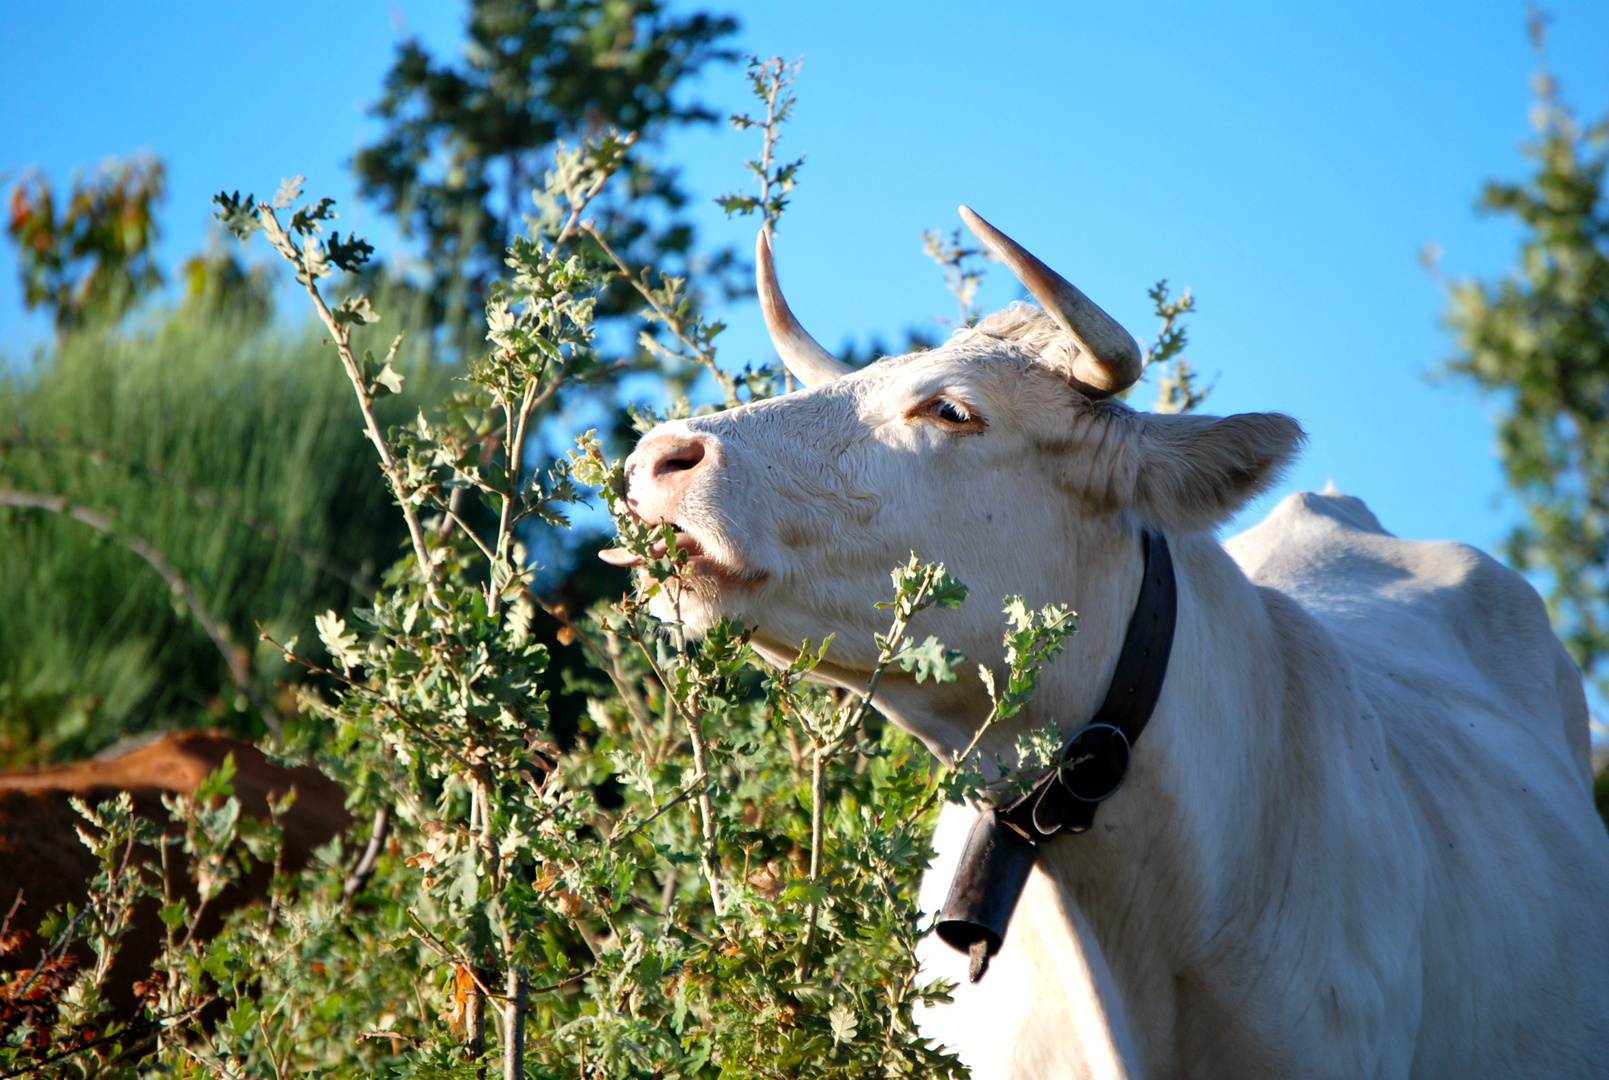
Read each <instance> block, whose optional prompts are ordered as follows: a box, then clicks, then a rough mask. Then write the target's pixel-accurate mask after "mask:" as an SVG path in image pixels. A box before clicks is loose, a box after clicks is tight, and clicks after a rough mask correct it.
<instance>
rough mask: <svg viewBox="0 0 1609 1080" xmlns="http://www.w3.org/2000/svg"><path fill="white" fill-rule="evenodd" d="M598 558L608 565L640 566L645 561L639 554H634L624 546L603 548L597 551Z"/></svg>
mask: <svg viewBox="0 0 1609 1080" xmlns="http://www.w3.org/2000/svg"><path fill="white" fill-rule="evenodd" d="M598 558H600V559H602V560H603V561H604V562H606V563H608V564H609V565H610V566H641V565H642V564H643V563H644V562H646V561H647V560H645V559H644V558H643V557H642V556H641V555H634V554H632V553H631V552H629V551H627V550H626V549H625V548H604V549H603V550H602V551H600V552H598Z"/></svg>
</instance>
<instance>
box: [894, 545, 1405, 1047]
mask: <svg viewBox="0 0 1609 1080" xmlns="http://www.w3.org/2000/svg"><path fill="white" fill-rule="evenodd" d="M1169 539H1170V543H1171V547H1172V549H1173V558H1174V565H1175V570H1176V574H1177V578H1178V591H1179V610H1178V624H1177V631H1176V635H1175V638H1174V644H1173V652H1172V658H1171V661H1170V664H1169V668H1168V674H1167V679H1166V682H1165V683H1164V686H1163V692H1162V697H1161V700H1160V701H1159V702H1158V705H1157V708H1156V711H1155V713H1154V715H1153V718H1152V720H1151V722H1150V725H1149V726H1148V727H1147V728H1146V730H1145V733H1144V735H1143V737H1142V738H1141V739H1140V741H1139V742H1138V744H1137V745H1136V747H1135V752H1134V755H1133V760H1132V765H1131V768H1130V772H1129V776H1128V779H1127V780H1126V782H1125V783H1124V785H1123V787H1122V788H1121V789H1120V791H1119V792H1118V793H1117V794H1116V795H1115V796H1114V797H1113V798H1111V799H1110V800H1108V801H1107V802H1106V803H1104V804H1103V805H1102V806H1101V808H1100V811H1099V812H1098V813H1097V815H1096V818H1095V824H1094V827H1093V829H1092V830H1090V831H1089V832H1087V833H1084V834H1080V835H1076V836H1067V835H1063V836H1060V837H1057V838H1055V839H1053V840H1051V841H1049V842H1047V843H1046V844H1045V845H1044V846H1043V847H1042V849H1041V855H1040V858H1039V870H1038V871H1036V875H1035V877H1036V881H1034V882H1031V883H1030V888H1029V891H1028V894H1027V896H1026V898H1025V901H1024V904H1023V905H1022V906H1020V907H1019V908H1018V912H1017V919H1018V920H1019V921H1022V920H1032V921H1033V922H1035V923H1036V926H1035V927H1034V931H1033V937H1034V939H1035V940H1036V941H1037V942H1038V945H1037V946H1036V947H1038V948H1042V949H1043V951H1044V954H1045V955H1047V956H1049V955H1056V954H1059V955H1062V956H1070V955H1074V954H1076V955H1078V956H1079V957H1080V958H1081V962H1080V963H1077V964H1071V963H1066V962H1058V963H1057V964H1055V965H1054V970H1053V971H1052V972H1050V973H1049V976H1048V977H1054V978H1063V979H1065V978H1072V979H1076V980H1080V981H1081V983H1082V984H1081V985H1079V986H1077V987H1068V988H1067V989H1066V995H1065V996H1066V998H1067V1000H1083V1001H1086V1002H1098V1003H1099V1004H1098V1011H1099V1012H1101V1013H1102V1014H1103V1016H1102V1018H1101V1022H1100V1023H1099V1024H1097V1025H1091V1024H1087V1023H1082V1022H1080V1023H1077V1024H1076V1026H1077V1027H1078V1028H1079V1029H1081V1030H1083V1031H1084V1032H1086V1033H1088V1032H1090V1031H1093V1030H1096V1028H1097V1027H1098V1028H1099V1029H1100V1030H1101V1031H1103V1032H1106V1033H1107V1034H1108V1035H1109V1036H1110V1042H1109V1043H1108V1044H1107V1045H1105V1046H1095V1045H1090V1046H1089V1047H1088V1050H1089V1052H1090V1054H1091V1056H1092V1057H1096V1058H1098V1057H1100V1056H1102V1055H1107V1056H1109V1057H1111V1056H1114V1055H1115V1056H1121V1057H1123V1058H1133V1059H1134V1060H1133V1061H1131V1062H1129V1065H1130V1066H1131V1067H1132V1068H1133V1070H1134V1071H1135V1072H1137V1073H1139V1074H1141V1075H1167V1074H1169V1073H1171V1072H1173V1071H1174V1070H1175V1067H1176V1066H1177V1064H1178V1062H1179V1061H1180V1060H1181V1059H1182V1058H1184V1057H1186V1056H1193V1058H1194V1059H1196V1060H1198V1061H1200V1060H1205V1059H1209V1058H1219V1059H1227V1060H1228V1061H1231V1062H1232V1061H1234V1060H1236V1059H1237V1058H1238V1060H1239V1061H1241V1062H1242V1063H1244V1065H1245V1067H1244V1068H1243V1069H1242V1070H1241V1072H1240V1074H1244V1075H1254V1074H1257V1073H1258V1072H1259V1071H1262V1070H1261V1069H1260V1068H1259V1067H1258V1066H1257V1065H1255V1064H1254V1063H1256V1062H1258V1061H1259V1058H1266V1054H1267V1050H1266V1048H1265V1046H1264V1045H1263V1043H1262V1039H1261V1036H1260V1034H1259V1032H1260V1031H1277V1032H1282V1033H1286V1034H1288V1033H1289V1032H1290V1031H1291V1030H1292V1028H1293V1027H1304V1026H1310V1025H1311V1023H1312V1022H1313V1018H1312V1016H1311V1015H1307V1016H1303V1015H1301V1014H1302V1013H1304V1012H1306V1013H1308V1014H1311V1013H1313V1012H1314V1011H1315V1010H1312V1009H1308V1008H1306V1005H1307V1003H1306V1002H1304V1001H1302V1000H1301V999H1300V994H1301V993H1302V992H1305V991H1307V990H1310V989H1311V987H1310V986H1308V985H1307V983H1306V982H1305V981H1304V980H1310V978H1311V977H1316V976H1314V975H1313V973H1314V972H1316V971H1320V970H1322V969H1323V968H1324V966H1325V965H1326V964H1327V963H1329V962H1330V960H1331V959H1332V958H1333V957H1332V955H1331V954H1332V953H1334V952H1335V951H1336V950H1340V949H1343V948H1344V947H1345V946H1344V943H1341V942H1339V941H1334V940H1330V938H1328V937H1325V936H1324V935H1326V934H1328V933H1330V931H1329V930H1328V927H1329V926H1333V925H1339V923H1338V922H1334V921H1332V922H1328V923H1327V922H1326V921H1325V918H1324V914H1323V911H1322V910H1321V909H1328V908H1331V907H1333V906H1336V905H1339V906H1344V907H1347V908H1349V909H1351V910H1353V911H1357V910H1360V909H1362V908H1366V907H1367V900H1366V898H1363V897H1359V896H1351V895H1348V894H1347V887H1348V884H1349V883H1348V882H1347V881H1345V880H1341V881H1326V882H1323V883H1321V884H1317V885H1315V884H1313V883H1304V882H1296V883H1294V884H1293V881H1292V878H1291V875H1292V874H1293V872H1295V871H1294V869H1293V868H1296V867H1300V866H1302V865H1303V864H1304V863H1308V862H1309V858H1310V857H1311V858H1312V859H1313V864H1320V865H1321V864H1324V863H1325V856H1326V853H1325V852H1324V851H1323V850H1322V849H1324V847H1325V845H1327V844H1331V843H1333V838H1334V836H1335V835H1337V825H1336V823H1335V822H1334V820H1333V819H1334V818H1335V817H1336V816H1338V815H1342V814H1344V813H1345V809H1344V808H1345V804H1346V802H1347V799H1346V797H1344V796H1343V794H1342V792H1346V793H1347V794H1350V795H1351V796H1353V797H1355V796H1356V795H1357V794H1359V793H1361V792H1362V787H1363V786H1366V784H1367V780H1369V779H1373V778H1367V779H1360V778H1357V777H1350V776H1347V775H1342V774H1340V773H1337V771H1336V769H1335V768H1334V767H1333V766H1332V764H1331V763H1333V762H1337V761H1342V760H1345V759H1347V758H1350V757H1356V756H1357V755H1356V754H1355V753H1351V754H1349V753H1347V752H1346V744H1347V743H1348V742H1352V743H1353V744H1354V746H1356V745H1357V741H1358V740H1360V739H1362V740H1369V739H1373V738H1378V732H1377V731H1374V732H1370V731H1368V730H1364V729H1360V727H1359V726H1358V722H1357V710H1356V709H1352V708H1349V707H1348V705H1347V701H1348V700H1349V699H1350V698H1351V696H1352V695H1351V692H1350V687H1348V686H1346V685H1345V675H1344V672H1345V668H1346V664H1345V661H1344V659H1342V658H1341V657H1340V655H1339V654H1338V653H1337V652H1336V651H1335V649H1334V646H1333V643H1332V642H1331V641H1330V640H1329V638H1328V635H1326V634H1324V633H1323V632H1322V631H1319V630H1318V629H1317V628H1316V626H1314V625H1313V624H1312V622H1311V620H1309V619H1307V617H1306V616H1305V615H1303V614H1302V613H1301V612H1300V611H1299V610H1297V609H1295V607H1294V605H1292V604H1291V603H1290V602H1289V601H1288V600H1285V599H1284V598H1282V597H1278V596H1271V595H1270V594H1268V593H1267V592H1266V591H1265V590H1261V589H1258V588H1256V587H1255V586H1253V585H1252V584H1251V583H1250V582H1249V581H1248V580H1247V579H1246V577H1245V575H1244V574H1243V573H1242V572H1241V570H1240V568H1239V567H1238V566H1237V565H1236V564H1235V563H1234V562H1233V561H1232V560H1231V559H1230V558H1229V556H1228V555H1227V554H1226V553H1225V552H1224V550H1223V549H1222V547H1221V546H1219V544H1218V543H1217V542H1216V541H1215V540H1214V539H1212V538H1211V537H1210V536H1202V535H1196V536H1190V535H1186V536H1176V535H1175V536H1170V538H1169ZM1091 550H1096V551H1101V552H1104V553H1105V554H1104V558H1105V562H1104V564H1103V565H1101V566H1099V567H1098V568H1097V567H1096V566H1095V565H1093V563H1094V560H1093V559H1092V558H1091V557H1090V555H1091ZM1141 550H1142V549H1141V545H1140V543H1139V539H1138V529H1137V528H1132V529H1130V531H1129V532H1128V534H1127V535H1126V536H1125V537H1124V538H1122V539H1121V540H1120V541H1119V542H1113V538H1112V537H1105V538H1091V539H1090V540H1089V541H1088V543H1087V549H1086V551H1084V552H1081V553H1079V554H1080V555H1081V556H1082V558H1081V559H1079V560H1075V561H1073V562H1071V563H1069V565H1073V566H1077V567H1078V575H1077V576H1078V578H1079V581H1078V582H1077V583H1075V584H1074V585H1073V588H1072V596H1071V597H1070V598H1071V599H1072V600H1073V602H1074V604H1075V606H1076V608H1077V610H1078V612H1079V626H1080V629H1079V633H1078V635H1077V637H1076V638H1075V639H1074V640H1073V641H1072V642H1070V643H1069V646H1068V650H1067V653H1066V655H1065V656H1063V657H1062V658H1060V659H1058V660H1057V661H1055V662H1054V663H1053V664H1052V665H1050V666H1049V667H1048V668H1047V669H1046V670H1045V672H1044V675H1043V677H1042V679H1041V684H1040V690H1039V693H1038V694H1037V695H1036V697H1035V699H1034V702H1033V703H1032V705H1031V706H1030V708H1029V709H1027V710H1025V713H1024V717H1023V721H1022V722H1023V723H1025V724H1040V723H1044V722H1046V721H1047V720H1054V721H1055V722H1057V723H1058V724H1060V725H1061V727H1062V729H1063V733H1064V734H1069V733H1071V731H1073V730H1075V729H1076V728H1077V727H1079V726H1081V725H1082V723H1083V722H1084V721H1086V720H1087V719H1088V717H1089V716H1090V715H1092V714H1093V712H1094V711H1095V710H1096V708H1097V707H1098V706H1099V704H1100V701H1101V700H1102V698H1103V697H1104V695H1105V692H1106V688H1107V683H1108V681H1109V679H1110V675H1111V672H1112V669H1113V668H1114V667H1115V666H1116V663H1117V656H1118V652H1119V651H1120V649H1121V645H1122V638H1123V634H1124V631H1125V629H1126V627H1127V624H1128V618H1129V614H1130V612H1131V611H1132V609H1133V605H1134V602H1135V599H1136V597H1137V595H1138V592H1139V585H1140V574H1141V566H1142V555H1141ZM1315 671H1317V672H1319V674H1318V675H1317V676H1314V675H1312V674H1311V673H1313V672H1315ZM1298 673H1300V674H1299V675H1298ZM888 704H890V705H895V706H896V707H897V708H900V709H902V710H907V709H908V710H909V712H908V713H907V715H906V716H905V717H901V718H900V719H901V720H902V721H903V722H912V721H914V723H912V724H911V726H913V727H914V728H917V729H918V730H920V728H921V726H922V720H923V718H922V717H920V716H919V715H917V713H918V712H919V711H920V707H919V705H917V703H916V701H915V699H914V698H913V699H912V700H910V701H898V702H889V703H888ZM1014 737H1015V733H1014V731H1011V730H1007V731H1006V732H1004V733H1003V734H1002V736H1001V737H1000V739H999V740H998V741H997V743H996V745H994V746H992V747H990V749H991V750H993V751H995V752H999V751H1004V750H1005V749H1007V746H1008V745H1009V743H1007V742H1006V741H1005V740H1007V739H1010V738H1014ZM1343 770H1344V767H1343ZM1041 872H1042V873H1043V875H1044V877H1043V878H1040V877H1039V874H1040V873H1041ZM1047 886H1049V887H1048V888H1047ZM1315 888H1317V889H1322V890H1325V891H1324V892H1323V895H1322V896H1316V895H1314V894H1313V893H1312V890H1313V889H1315ZM1293 890H1294V891H1295V892H1294V893H1293ZM1295 893H1300V894H1301V896H1300V898H1299V899H1293V897H1294V895H1295ZM1282 897H1284V898H1285V902H1282ZM1293 910H1294V911H1298V912H1302V913H1303V914H1304V916H1311V918H1304V922H1306V923H1307V925H1306V926H1304V927H1302V928H1301V929H1299V930H1293V928H1292V927H1291V926H1289V925H1282V920H1284V922H1285V923H1289V922H1290V921H1291V916H1290V915H1289V912H1290V911H1293ZM1017 932H1018V931H1017V930H1014V931H1013V933H1017ZM1293 932H1295V933H1298V934H1300V935H1301V936H1302V937H1303V949H1302V951H1301V954H1300V960H1299V961H1297V962H1298V963H1299V964H1301V965H1305V967H1303V968H1301V969H1300V970H1291V969H1289V964H1290V962H1291V959H1290V958H1291V957H1292V956H1293V955H1297V954H1296V953H1295V951H1293V950H1291V949H1289V948H1288V947H1287V948H1278V947H1276V943H1277V942H1279V941H1282V940H1284V938H1285V937H1287V936H1288V935H1290V934H1291V933H1293ZM1058 935H1059V936H1060V937H1061V938H1063V939H1064V940H1061V941H1058V940H1056V939H1057V938H1058ZM1226 942H1233V943H1236V944H1235V946H1234V948H1235V949H1236V950H1238V951H1233V952H1231V951H1226V949H1225V943H1226ZM1246 943H1250V945H1249V946H1248V945H1247V944H1246ZM1259 950H1261V951H1259ZM1280 965H1285V966H1284V967H1280ZM1276 967H1278V968H1279V970H1274V968H1276ZM985 985H987V980H986V982H985ZM1293 995H1294V996H1293ZM1036 996H1037V991H1036ZM1336 1004H1337V1007H1338V1008H1339V1007H1341V1005H1343V1004H1344V1003H1342V1002H1340V1001H1337V1003H1336ZM1046 1019H1047V1020H1048V1019H1049V1016H1048V1015H1047V1018H1046ZM1086 1019H1087V1018H1086ZM1040 1026H1042V1027H1043V1028H1044V1029H1045V1030H1043V1031H1040V1032H1037V1033H1036V1032H1024V1033H1023V1034H1024V1035H1025V1036H1026V1037H1029V1038H1034V1037H1041V1038H1044V1039H1047V1040H1065V1039H1066V1038H1067V1037H1068V1036H1067V1035H1066V1033H1065V1031H1058V1030H1055V1029H1056V1028H1059V1027H1064V1025H1062V1024H1058V1023H1054V1022H1051V1023H1044V1024H1042V1025H1040ZM1091 1064H1092V1067H1093V1068H1094V1071H1095V1073H1097V1074H1102V1073H1107V1072H1110V1073H1111V1074H1113V1075H1122V1074H1124V1073H1125V1072H1127V1071H1128V1070H1127V1069H1126V1068H1125V1067H1123V1066H1121V1065H1117V1064H1116V1063H1114V1067H1113V1068H1112V1069H1110V1070H1108V1069H1102V1068H1101V1067H1100V1066H1099V1065H1098V1064H1096V1063H1094V1062H1092V1063H1091ZM1282 1064H1289V1063H1281V1062H1275V1061H1269V1060H1263V1061H1262V1062H1261V1065H1262V1066H1265V1067H1266V1068H1267V1069H1269V1070H1271V1071H1273V1072H1274V1073H1276V1074H1277V1073H1278V1072H1279V1071H1280V1067H1281V1065H1282ZM1207 1071H1208V1072H1210V1071H1211V1070H1210V1069H1209V1070H1207ZM1230 1073H1231V1074H1236V1073H1235V1070H1234V1069H1233V1068H1230Z"/></svg>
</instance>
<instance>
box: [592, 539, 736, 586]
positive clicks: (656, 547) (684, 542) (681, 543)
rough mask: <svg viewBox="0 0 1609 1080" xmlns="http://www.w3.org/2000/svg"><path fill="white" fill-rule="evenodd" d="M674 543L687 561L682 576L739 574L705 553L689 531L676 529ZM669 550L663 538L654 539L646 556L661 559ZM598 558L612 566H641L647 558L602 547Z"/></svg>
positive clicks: (727, 575)
mask: <svg viewBox="0 0 1609 1080" xmlns="http://www.w3.org/2000/svg"><path fill="white" fill-rule="evenodd" d="M675 544H676V550H677V551H680V552H685V553H686V555H687V561H686V563H684V564H683V566H682V574H683V575H684V576H686V575H700V576H710V577H719V578H736V577H740V576H741V575H740V573H739V572H738V571H735V570H733V569H732V568H731V567H728V566H724V565H722V563H721V562H720V561H719V560H717V559H715V558H714V557H712V556H710V555H707V554H705V552H704V546H703V545H702V544H700V543H699V542H698V540H697V539H696V538H695V537H693V536H692V535H691V534H690V533H685V532H682V531H681V530H680V529H677V530H676V539H675ZM670 551H671V548H670V545H669V544H667V543H666V542H665V541H664V540H656V541H654V543H653V545H652V546H650V547H649V549H648V556H649V558H655V559H663V558H664V557H665V556H666V555H668V554H670ZM598 558H600V559H602V560H603V561H604V562H606V563H609V564H610V565H612V566H642V565H644V564H645V563H646V562H647V561H648V559H647V558H644V557H643V556H641V555H638V554H636V553H634V552H630V551H627V550H626V549H625V548H604V549H603V550H602V551H600V552H598Z"/></svg>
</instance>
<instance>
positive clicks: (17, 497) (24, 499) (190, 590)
mask: <svg viewBox="0 0 1609 1080" xmlns="http://www.w3.org/2000/svg"><path fill="white" fill-rule="evenodd" d="M0 506H15V507H19V508H25V509H32V510H49V511H50V512H51V513H55V514H64V515H66V516H67V517H70V518H72V519H73V520H74V521H77V522H79V523H81V524H84V525H88V526H89V527H90V528H92V529H94V530H95V531H97V532H99V533H101V534H102V535H103V536H107V537H109V538H111V539H113V540H115V541H117V542H118V543H120V544H122V545H123V546H124V547H126V548H128V549H129V550H130V551H132V552H133V553H134V554H136V555H138V556H139V557H140V558H141V559H144V560H145V562H146V563H147V564H148V565H149V566H150V567H151V569H153V570H155V571H156V572H157V573H158V574H160V575H162V580H163V581H165V582H167V583H168V587H169V588H170V589H172V590H173V591H174V592H175V593H177V594H178V596H179V598H180V599H181V600H182V601H183V602H184V604H185V606H186V607H188V608H189V610H190V614H191V615H194V616H195V620H196V622H198V623H200V624H201V629H202V630H203V631H205V632H206V635H207V637H208V638H209V639H210V640H211V641H212V644H213V646H214V647H215V648H217V650H218V652H219V653H220V654H221V655H222V656H223V660H224V664H225V666H226V667H228V669H229V678H230V680H231V681H233V682H234V684H235V688H236V689H237V690H239V691H240V692H241V693H242V694H244V695H246V699H247V700H248V701H250V702H251V703H252V705H254V706H255V707H256V709H257V711H258V712H259V713H260V714H261V715H262V718H263V723H264V724H266V725H267V726H268V730H269V731H271V732H273V734H274V736H275V737H276V738H277V737H278V736H279V735H280V732H281V731H282V730H283V728H284V725H283V724H282V723H281V721H280V718H279V713H278V712H277V711H275V709H274V707H273V706H272V705H271V704H270V703H269V701H268V698H267V697H266V696H265V695H264V694H263V693H262V692H261V691H260V690H258V689H257V687H256V685H255V684H254V683H253V682H252V677H251V663H250V659H249V658H250V655H251V654H250V653H249V652H247V650H246V649H244V648H242V647H241V646H238V645H236V644H235V642H234V638H233V636H232V635H231V634H230V633H229V627H228V626H227V625H225V624H224V623H223V622H222V621H221V620H219V619H217V618H215V617H214V616H213V615H212V613H211V612H209V611H208V610H207V606H206V605H205V604H203V603H202V602H201V597H200V596H198V595H197V594H196V590H195V588H194V587H193V586H191V584H190V582H189V581H188V580H187V579H186V578H185V577H184V575H182V574H180V573H179V572H178V571H177V570H175V569H174V568H173V564H171V563H169V562H168V560H167V559H166V558H165V557H164V556H163V554H162V553H161V552H160V551H158V550H157V549H156V548H155V547H154V546H153V545H151V544H149V543H147V542H146V541H144V540H142V539H140V538H139V537H138V536H134V535H132V534H129V533H125V532H121V531H119V530H118V529H117V528H116V527H115V526H114V525H113V523H112V519H111V518H109V517H107V516H106V515H105V514H102V513H101V512H100V511H98V510H91V509H90V508H89V507H87V506H80V505H78V504H76V503H74V502H73V501H72V500H71V499H69V498H68V497H67V496H65V495H49V494H45V493H42V492H33V491H12V490H8V489H0Z"/></svg>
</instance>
